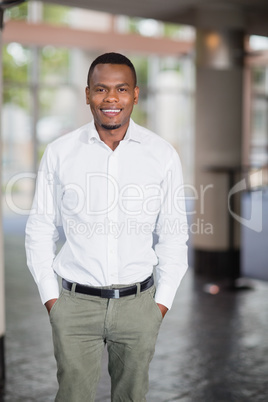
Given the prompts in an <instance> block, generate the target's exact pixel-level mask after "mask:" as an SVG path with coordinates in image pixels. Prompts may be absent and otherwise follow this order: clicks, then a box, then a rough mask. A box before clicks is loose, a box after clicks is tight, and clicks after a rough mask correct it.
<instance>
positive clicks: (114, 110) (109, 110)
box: [102, 109, 120, 113]
mask: <svg viewBox="0 0 268 402" xmlns="http://www.w3.org/2000/svg"><path fill="white" fill-rule="evenodd" d="M102 111H103V112H105V113H119V112H120V109H102Z"/></svg>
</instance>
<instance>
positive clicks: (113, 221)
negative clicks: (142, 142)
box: [107, 152, 119, 283]
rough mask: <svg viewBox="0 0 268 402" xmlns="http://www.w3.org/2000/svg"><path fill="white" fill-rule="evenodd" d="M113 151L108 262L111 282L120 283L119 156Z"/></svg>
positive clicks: (109, 203) (109, 188) (108, 195)
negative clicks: (117, 230) (118, 229)
mask: <svg viewBox="0 0 268 402" xmlns="http://www.w3.org/2000/svg"><path fill="white" fill-rule="evenodd" d="M117 154H118V153H117V152H113V153H112V154H111V155H110V157H109V160H108V184H107V185H108V188H107V197H108V200H107V205H108V211H107V218H108V227H107V232H108V234H107V253H108V255H107V264H108V267H107V269H108V278H109V282H110V283H118V282H119V279H118V239H117V238H116V232H115V230H114V226H115V225H117V224H118V191H119V185H118V156H117Z"/></svg>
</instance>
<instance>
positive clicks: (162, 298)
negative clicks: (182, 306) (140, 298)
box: [154, 283, 177, 310]
mask: <svg viewBox="0 0 268 402" xmlns="http://www.w3.org/2000/svg"><path fill="white" fill-rule="evenodd" d="M176 291H177V288H175V289H174V288H173V287H171V286H168V285H166V284H161V283H159V284H158V285H157V289H156V293H155V298H154V299H155V302H156V303H159V304H163V305H164V306H165V307H167V308H168V309H169V310H170V309H171V306H172V303H173V300H174V298H175V295H176Z"/></svg>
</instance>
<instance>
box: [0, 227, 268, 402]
mask: <svg viewBox="0 0 268 402" xmlns="http://www.w3.org/2000/svg"><path fill="white" fill-rule="evenodd" d="M5 244H6V247H5V254H6V317H7V332H6V366H7V367H6V370H7V380H6V390H5V394H4V395H3V396H2V399H1V397H0V401H3V402H7V401H9V402H49V401H53V400H54V396H55V393H56V389H57V383H56V376H55V374H56V366H55V362H54V357H53V349H52V341H51V332H50V324H49V321H48V317H47V313H46V311H45V309H44V307H43V306H42V305H41V302H40V300H39V295H38V293H37V289H36V286H35V284H34V282H33V279H32V277H31V276H30V274H29V272H28V270H27V268H26V262H25V255H24V246H23V236H22V235H21V234H17V235H14V234H13V235H6V238H5ZM252 283H253V289H252V290H248V291H240V292H231V291H228V290H227V289H225V288H224V287H222V288H221V290H220V292H219V293H218V294H217V295H211V294H208V293H206V292H204V285H205V283H204V281H203V280H201V279H200V278H196V277H195V276H194V275H193V272H192V271H191V270H189V271H188V273H187V275H186V277H185V279H184V280H183V283H182V285H181V287H180V289H179V291H178V293H177V296H176V299H175V303H174V306H173V308H172V310H171V311H170V312H169V313H168V315H167V316H166V318H165V320H164V322H163V325H162V328H161V330H160V334H159V339H158V343H157V348H156V353H155V357H154V360H153V362H152V364H151V370H150V378H151V385H150V391H149V394H148V402H167V401H170V402H171V401H180V402H267V401H268V359H267V356H268V336H267V334H268V283H267V282H259V281H254V282H252ZM109 400H110V398H109V376H108V374H107V369H106V355H104V360H103V375H102V378H101V381H100V385H99V390H98V396H97V399H96V402H108V401H109ZM66 402H68V401H66ZM85 402H86V397H85ZM136 402H139V401H136Z"/></svg>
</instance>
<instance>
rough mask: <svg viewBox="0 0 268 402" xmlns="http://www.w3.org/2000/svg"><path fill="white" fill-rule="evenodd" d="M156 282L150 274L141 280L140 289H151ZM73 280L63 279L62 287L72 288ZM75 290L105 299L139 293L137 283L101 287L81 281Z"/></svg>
mask: <svg viewBox="0 0 268 402" xmlns="http://www.w3.org/2000/svg"><path fill="white" fill-rule="evenodd" d="M153 284H154V277H153V275H151V276H149V278H147V279H145V281H143V282H141V283H140V285H141V289H140V291H141V292H143V291H144V290H146V289H149V288H150V287H151V286H153ZM72 285H73V283H72V282H68V281H66V279H62V287H63V288H64V289H66V290H72ZM75 292H77V293H83V294H84V295H91V296H99V297H103V298H105V299H119V298H120V297H125V296H130V295H135V294H136V293H137V285H133V286H127V287H125V288H118V289H100V288H95V287H91V286H86V285H80V284H79V283H77V284H76V286H75Z"/></svg>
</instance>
